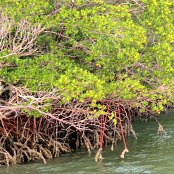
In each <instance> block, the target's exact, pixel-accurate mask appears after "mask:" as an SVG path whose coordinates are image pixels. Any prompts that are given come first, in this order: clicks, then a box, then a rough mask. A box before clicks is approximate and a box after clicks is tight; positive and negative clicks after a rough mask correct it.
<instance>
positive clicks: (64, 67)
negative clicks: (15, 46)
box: [0, 0, 174, 119]
mask: <svg viewBox="0 0 174 174" xmlns="http://www.w3.org/2000/svg"><path fill="white" fill-rule="evenodd" d="M141 3H142V4H143V7H144V9H143V10H141V11H140V12H139V13H138V14H137V13H136V15H135V14H133V13H131V11H132V9H133V8H134V6H135V4H133V2H131V1H130V3H129V4H127V5H125V4H124V3H120V4H112V3H107V2H104V1H102V0H92V1H90V2H88V1H84V0H77V1H75V2H74V3H73V2H67V1H59V3H58V2H57V1H51V0H47V1H45V0H41V1H30V0H24V1H21V2H19V1H13V0H2V1H1V2H0V5H1V7H2V10H4V12H3V13H5V14H7V15H8V16H9V17H10V18H13V19H15V22H16V23H19V22H20V21H21V20H22V19H26V20H28V21H30V22H31V23H33V25H34V24H37V23H40V24H41V25H42V26H43V27H44V28H45V32H44V33H42V34H40V35H39V36H38V38H37V45H38V46H40V45H42V46H44V47H45V50H46V51H45V53H44V54H42V55H39V56H34V55H33V56H30V57H21V56H20V55H13V56H11V57H9V58H2V59H0V67H2V68H1V69H0V77H1V78H2V79H4V80H5V81H7V82H8V83H13V84H15V85H22V86H24V87H26V88H28V89H30V90H31V91H33V92H38V91H51V90H53V89H56V90H57V91H58V93H59V94H61V96H62V100H63V101H65V102H70V101H71V100H72V99H76V100H79V101H84V100H85V99H90V100H92V101H94V102H95V101H98V100H101V99H103V98H118V99H123V100H136V101H137V103H136V105H137V106H139V105H140V103H139V102H141V108H142V111H143V108H146V107H147V106H148V105H150V106H151V109H152V110H153V111H154V112H156V113H159V112H160V111H162V110H163V109H164V108H163V107H164V105H170V103H172V102H173V101H174V96H173V92H174V87H173V86H174V80H173V76H174V50H173V43H174V38H173V35H174V25H173V23H174V13H173V6H174V3H173V1H171V0H159V1H156V0H142V1H141ZM31 9H32V10H31ZM11 30H13V28H11ZM0 51H1V52H0V55H6V54H8V53H9V51H10V50H8V49H1V50H0ZM132 106H134V103H132ZM111 119H112V118H111Z"/></svg>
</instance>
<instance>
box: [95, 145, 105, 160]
mask: <svg viewBox="0 0 174 174" xmlns="http://www.w3.org/2000/svg"><path fill="white" fill-rule="evenodd" d="M103 159H104V158H103V157H102V149H101V148H99V150H98V151H97V153H96V155H95V162H98V161H100V160H103Z"/></svg>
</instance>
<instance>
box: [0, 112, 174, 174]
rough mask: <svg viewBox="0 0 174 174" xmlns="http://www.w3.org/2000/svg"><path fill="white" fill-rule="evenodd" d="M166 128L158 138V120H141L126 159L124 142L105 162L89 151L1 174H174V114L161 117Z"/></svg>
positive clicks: (2, 169)
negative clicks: (123, 153) (123, 151)
mask: <svg viewBox="0 0 174 174" xmlns="http://www.w3.org/2000/svg"><path fill="white" fill-rule="evenodd" d="M159 118H160V119H159V120H160V123H161V124H162V125H163V126H164V128H165V131H166V133H165V135H164V136H159V135H157V128H158V126H157V124H156V123H155V121H152V120H150V121H148V122H147V123H142V121H140V120H137V121H135V122H134V124H133V127H134V129H135V131H136V132H137V134H138V139H137V140H135V139H134V138H133V136H130V137H128V138H127V143H128V149H129V153H127V154H126V156H125V159H124V160H122V159H120V158H119V155H120V154H121V151H122V150H123V144H122V143H121V142H120V143H118V145H117V146H116V148H115V150H114V151H113V152H112V151H111V150H110V148H109V147H108V148H105V149H104V151H103V156H104V158H105V159H104V160H103V161H100V162H98V163H96V162H94V156H95V153H93V154H92V155H91V156H89V155H88V153H87V152H86V151H79V152H74V153H71V154H66V155H63V156H62V157H61V158H57V159H53V160H49V161H48V164H47V165H44V164H43V163H42V162H40V161H35V162H31V163H27V164H22V165H14V166H11V167H5V166H3V167H0V174H89V173H91V174H115V173H119V174H136V173H137V174H141V173H143V174H151V173H156V174H164V173H166V174H173V173H174V151H173V148H174V111H173V112H169V113H168V115H167V116H166V115H161V116H160V117H159Z"/></svg>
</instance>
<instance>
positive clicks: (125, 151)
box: [120, 148, 129, 159]
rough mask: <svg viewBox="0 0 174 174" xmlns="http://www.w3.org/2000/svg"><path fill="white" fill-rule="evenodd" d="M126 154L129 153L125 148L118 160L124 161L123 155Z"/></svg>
mask: <svg viewBox="0 0 174 174" xmlns="http://www.w3.org/2000/svg"><path fill="white" fill-rule="evenodd" d="M128 152H129V150H128V149H127V148H125V149H124V150H123V152H122V153H121V155H120V158H122V159H124V155H125V153H128Z"/></svg>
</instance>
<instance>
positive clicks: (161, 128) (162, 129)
mask: <svg viewBox="0 0 174 174" xmlns="http://www.w3.org/2000/svg"><path fill="white" fill-rule="evenodd" d="M164 133H165V130H164V128H163V126H162V125H161V124H160V123H159V122H158V135H163V134H164Z"/></svg>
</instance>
